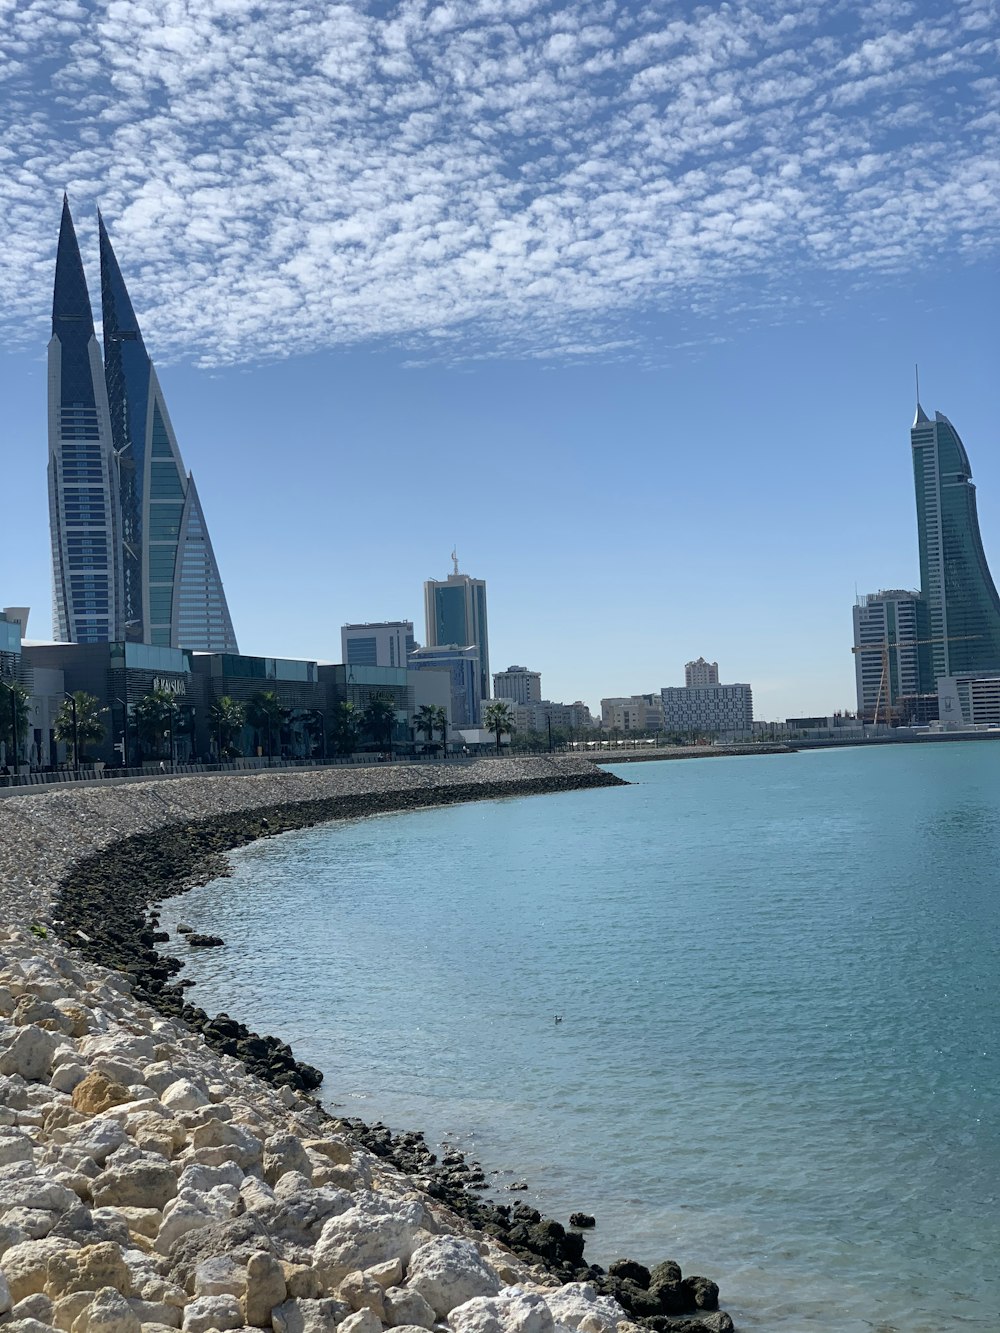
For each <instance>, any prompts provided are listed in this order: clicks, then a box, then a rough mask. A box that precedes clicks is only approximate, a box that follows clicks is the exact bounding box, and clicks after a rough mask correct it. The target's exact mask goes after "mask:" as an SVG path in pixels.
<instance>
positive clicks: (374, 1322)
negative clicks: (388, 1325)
mask: <svg viewBox="0 0 1000 1333" xmlns="http://www.w3.org/2000/svg"><path fill="white" fill-rule="evenodd" d="M338 1329H339V1333H382V1324H381V1321H380V1320H379V1317H378V1315H376V1314H375V1313H374V1312H373V1311H372V1310H356V1311H355V1312H354V1314H349V1315H348V1316H347V1318H346V1319H343V1320H341V1322H340V1324H339V1325H338Z"/></svg>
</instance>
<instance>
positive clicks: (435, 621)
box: [424, 551, 490, 725]
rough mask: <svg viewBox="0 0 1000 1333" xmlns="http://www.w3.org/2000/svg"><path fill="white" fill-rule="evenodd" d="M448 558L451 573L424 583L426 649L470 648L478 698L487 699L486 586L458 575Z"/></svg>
mask: <svg viewBox="0 0 1000 1333" xmlns="http://www.w3.org/2000/svg"><path fill="white" fill-rule="evenodd" d="M451 558H452V561H453V563H454V567H455V568H454V573H452V574H449V575H448V577H447V579H441V580H439V579H428V580H427V581H426V582H425V583H424V620H425V624H426V634H427V647H428V648H447V647H449V646H455V647H458V648H468V647H471V646H474V647H475V649H476V653H477V656H478V663H479V665H478V674H479V697H480V699H488V698H489V697H490V645H489V625H488V623H487V619H486V583H485V581H484V580H483V579H473V578H470V577H469V575H468V574H460V573H459V570H458V556H457V555H456V553H455V552H454V551H452V553H451ZM477 720H478V719H477ZM473 725H474V724H473Z"/></svg>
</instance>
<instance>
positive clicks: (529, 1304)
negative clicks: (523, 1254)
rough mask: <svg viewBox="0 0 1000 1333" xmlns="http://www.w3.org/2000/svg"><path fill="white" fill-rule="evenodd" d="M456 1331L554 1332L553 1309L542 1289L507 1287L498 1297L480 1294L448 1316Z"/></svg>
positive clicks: (454, 1331) (451, 1326)
mask: <svg viewBox="0 0 1000 1333" xmlns="http://www.w3.org/2000/svg"><path fill="white" fill-rule="evenodd" d="M448 1326H449V1328H451V1329H452V1330H453V1333H554V1330H555V1321H554V1320H553V1318H552V1311H551V1310H550V1309H549V1307H548V1306H547V1305H546V1303H545V1301H544V1300H543V1299H542V1296H541V1295H540V1294H539V1293H538V1292H534V1291H530V1292H529V1291H523V1290H522V1289H521V1288H520V1287H505V1288H504V1289H503V1291H501V1292H500V1293H499V1295H497V1296H477V1297H476V1298H475V1299H474V1300H471V1301H466V1302H465V1304H464V1305H459V1306H457V1307H456V1308H455V1309H454V1310H452V1312H451V1314H450V1315H449V1316H448Z"/></svg>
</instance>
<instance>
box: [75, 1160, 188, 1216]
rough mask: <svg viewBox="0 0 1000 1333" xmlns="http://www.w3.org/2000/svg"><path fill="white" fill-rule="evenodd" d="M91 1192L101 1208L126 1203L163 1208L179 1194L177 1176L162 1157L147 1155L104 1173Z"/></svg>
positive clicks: (96, 1205)
mask: <svg viewBox="0 0 1000 1333" xmlns="http://www.w3.org/2000/svg"><path fill="white" fill-rule="evenodd" d="M91 1193H92V1194H93V1199H94V1205H95V1207H97V1208H101V1207H104V1206H105V1205H107V1206H110V1207H112V1208H115V1207H120V1206H121V1205H123V1204H124V1205H125V1206H127V1207H132V1208H159V1209H163V1208H164V1207H165V1206H166V1205H167V1203H169V1201H170V1200H171V1199H172V1198H174V1196H175V1195H176V1193H177V1177H176V1176H175V1175H174V1173H173V1170H172V1169H171V1168H170V1166H169V1165H168V1164H167V1163H166V1162H165V1161H163V1159H162V1158H156V1157H153V1156H152V1155H150V1156H143V1157H141V1158H140V1159H139V1160H134V1161H131V1162H125V1163H123V1164H122V1165H120V1166H119V1165H118V1164H117V1163H116V1164H115V1166H114V1168H112V1169H110V1170H106V1171H104V1172H103V1173H102V1174H101V1175H99V1176H98V1177H97V1179H96V1180H95V1181H94V1184H93V1187H92V1190H91Z"/></svg>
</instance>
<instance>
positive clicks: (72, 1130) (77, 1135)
mask: <svg viewBox="0 0 1000 1333" xmlns="http://www.w3.org/2000/svg"><path fill="white" fill-rule="evenodd" d="M52 1140H53V1142H54V1143H58V1144H64V1145H65V1146H66V1147H67V1148H72V1149H73V1150H74V1151H75V1152H76V1153H78V1154H79V1155H80V1156H81V1157H90V1158H93V1160H94V1161H95V1162H96V1163H97V1165H98V1166H103V1165H104V1163H105V1162H106V1161H107V1159H108V1158H109V1157H110V1156H111V1154H112V1153H113V1152H115V1151H116V1149H118V1148H120V1147H121V1146H122V1144H123V1143H125V1142H126V1141H127V1135H126V1133H125V1130H124V1129H123V1127H122V1125H121V1124H120V1123H119V1121H117V1120H113V1119H112V1118H111V1117H110V1116H94V1118H93V1119H91V1120H84V1121H83V1122H82V1123H78V1124H74V1125H67V1126H65V1127H64V1128H61V1129H57V1130H54V1131H53V1134H52Z"/></svg>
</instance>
